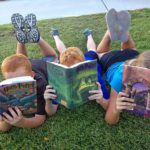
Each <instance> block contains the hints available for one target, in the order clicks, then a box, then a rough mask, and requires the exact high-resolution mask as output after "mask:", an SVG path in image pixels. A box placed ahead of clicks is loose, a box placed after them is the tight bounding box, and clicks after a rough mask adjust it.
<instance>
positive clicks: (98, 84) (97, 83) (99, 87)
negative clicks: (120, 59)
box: [96, 82, 101, 90]
mask: <svg viewBox="0 0 150 150" xmlns="http://www.w3.org/2000/svg"><path fill="white" fill-rule="evenodd" d="M96 85H97V86H98V89H99V90H101V85H100V83H99V82H96Z"/></svg>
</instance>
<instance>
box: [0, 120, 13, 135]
mask: <svg viewBox="0 0 150 150" xmlns="http://www.w3.org/2000/svg"><path fill="white" fill-rule="evenodd" d="M11 127H12V125H10V124H8V123H7V122H5V121H0V131H2V132H6V131H8V130H10V129H11Z"/></svg>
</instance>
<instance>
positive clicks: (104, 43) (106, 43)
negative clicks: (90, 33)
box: [97, 30, 111, 53]
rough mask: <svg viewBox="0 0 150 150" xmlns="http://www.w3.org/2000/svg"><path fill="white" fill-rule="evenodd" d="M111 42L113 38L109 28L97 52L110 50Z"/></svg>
mask: <svg viewBox="0 0 150 150" xmlns="http://www.w3.org/2000/svg"><path fill="white" fill-rule="evenodd" d="M110 44H111V39H110V35H109V31H108V30H107V31H106V33H105V35H104V37H103V39H102V40H101V42H100V43H99V45H98V47H97V53H105V52H108V51H110Z"/></svg>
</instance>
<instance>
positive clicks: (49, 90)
mask: <svg viewBox="0 0 150 150" xmlns="http://www.w3.org/2000/svg"><path fill="white" fill-rule="evenodd" d="M56 98H57V95H56V90H54V89H53V87H52V86H51V85H47V86H46V90H45V92H44V99H45V100H46V101H48V100H56Z"/></svg>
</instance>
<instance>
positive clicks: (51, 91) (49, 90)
mask: <svg viewBox="0 0 150 150" xmlns="http://www.w3.org/2000/svg"><path fill="white" fill-rule="evenodd" d="M45 93H56V90H54V89H47V90H46V91H45Z"/></svg>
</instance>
